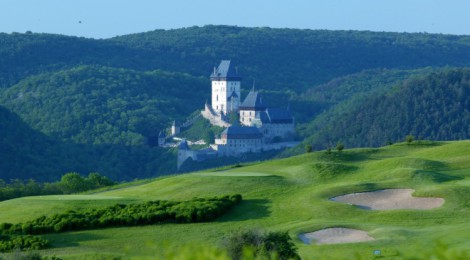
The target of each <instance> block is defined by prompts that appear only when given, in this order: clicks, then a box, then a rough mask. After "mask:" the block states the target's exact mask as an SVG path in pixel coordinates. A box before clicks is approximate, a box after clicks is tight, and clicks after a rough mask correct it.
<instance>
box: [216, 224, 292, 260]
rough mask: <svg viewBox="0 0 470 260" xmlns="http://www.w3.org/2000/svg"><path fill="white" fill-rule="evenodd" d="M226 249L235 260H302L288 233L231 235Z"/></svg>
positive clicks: (239, 233) (249, 231)
mask: <svg viewBox="0 0 470 260" xmlns="http://www.w3.org/2000/svg"><path fill="white" fill-rule="evenodd" d="M225 247H226V248H227V251H228V253H229V255H230V257H231V258H232V259H234V260H238V259H245V258H247V257H248V258H253V259H300V257H299V255H298V254H297V248H296V247H295V245H294V243H293V242H292V239H291V237H290V236H289V234H288V233H287V232H268V233H262V232H259V231H253V230H248V231H243V232H238V233H235V234H233V235H231V236H230V237H229V238H228V239H227V240H226V241H225Z"/></svg>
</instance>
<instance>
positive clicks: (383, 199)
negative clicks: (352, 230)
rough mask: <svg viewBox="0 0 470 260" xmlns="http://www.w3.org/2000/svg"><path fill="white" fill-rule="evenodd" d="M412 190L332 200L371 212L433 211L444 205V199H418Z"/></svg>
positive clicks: (349, 195) (362, 194) (365, 193)
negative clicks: (399, 210) (400, 210)
mask: <svg viewBox="0 0 470 260" xmlns="http://www.w3.org/2000/svg"><path fill="white" fill-rule="evenodd" d="M413 192H414V190H412V189H387V190H378V191H372V192H361V193H352V194H347V195H342V196H338V197H334V198H331V200H333V201H337V202H345V203H350V204H354V205H356V206H359V207H360V208H363V209H369V210H393V209H433V208H437V207H440V206H442V204H444V199H443V198H417V197H413V196H411V194H412V193H413Z"/></svg>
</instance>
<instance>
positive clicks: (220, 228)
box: [0, 141, 470, 259]
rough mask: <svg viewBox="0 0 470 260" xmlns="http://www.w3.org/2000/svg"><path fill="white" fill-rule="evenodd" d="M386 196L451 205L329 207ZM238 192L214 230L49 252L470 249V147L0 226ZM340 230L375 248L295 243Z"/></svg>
mask: <svg viewBox="0 0 470 260" xmlns="http://www.w3.org/2000/svg"><path fill="white" fill-rule="evenodd" d="M383 188H412V189H415V190H416V192H415V194H414V195H415V196H432V197H443V198H445V204H444V205H443V206H442V207H440V208H437V209H433V210H393V211H366V210H362V209H359V208H358V207H355V206H352V205H347V204H343V203H336V202H333V201H330V200H329V198H331V197H333V196H337V195H341V194H346V193H350V192H360V191H370V190H377V189H383ZM235 193H239V194H242V195H243V198H244V201H243V202H242V203H241V204H240V205H239V206H237V207H235V208H234V209H233V210H231V211H230V212H229V213H228V214H226V215H224V216H222V217H221V218H219V219H218V220H217V221H216V222H212V223H198V224H168V225H154V226H145V227H132V228H127V227H126V228H110V229H104V230H91V231H83V232H70V233H64V234H52V235H47V236H46V238H47V239H49V240H50V241H51V243H52V246H53V248H52V249H48V250H46V251H44V252H43V253H45V254H49V255H57V256H61V257H65V258H67V257H69V258H81V257H90V258H95V257H96V256H97V255H103V256H109V257H111V256H126V257H136V258H141V257H150V258H151V257H152V256H157V257H160V258H167V257H168V256H169V255H171V254H170V253H169V252H177V251H178V250H180V249H183V248H187V247H188V245H191V247H192V246H194V245H196V247H203V248H206V249H207V248H215V249H214V250H215V251H214V252H216V253H217V252H219V251H218V250H219V249H217V248H218V247H220V245H221V241H222V240H223V238H224V237H227V235H228V234H230V233H231V232H234V231H237V230H240V229H251V228H253V229H266V230H271V231H289V233H290V234H291V235H292V237H293V238H294V240H295V242H296V245H297V246H298V248H299V253H300V255H301V256H302V257H303V258H304V259H318V258H319V259H332V258H333V259H335V258H340V259H341V258H342V259H351V258H354V257H356V256H358V257H361V258H364V259H368V258H373V257H374V255H373V251H374V250H380V251H381V257H385V258H407V257H411V256H416V255H417V254H418V255H419V254H421V255H422V256H424V255H425V254H426V253H427V252H430V251H432V249H433V246H432V245H435V244H437V243H440V242H442V243H443V244H445V245H447V246H448V247H449V248H450V249H449V250H469V248H470V241H469V240H468V234H469V233H470V225H468V224H467V222H468V219H469V217H470V141H460V142H417V143H414V144H411V145H408V144H396V145H392V146H388V147H384V148H380V149H351V150H345V151H343V152H342V153H333V154H330V155H327V154H325V153H324V152H314V153H311V154H303V155H299V156H296V157H292V158H287V159H282V160H273V161H269V162H265V163H258V164H252V165H247V166H244V167H236V168H233V169H228V170H224V171H218V172H214V171H207V172H197V173H192V174H184V175H177V176H172V177H165V178H158V179H156V180H155V181H153V182H150V183H142V182H141V183H138V185H135V186H131V185H129V186H128V187H123V188H121V189H116V190H110V191H104V192H100V193H96V194H92V195H87V197H81V195H80V196H71V197H69V196H55V197H51V196H45V197H43V198H34V197H31V198H21V199H16V200H11V201H5V202H1V203H0V222H4V221H9V222H21V221H24V220H28V219H32V218H35V217H37V216H38V215H40V214H53V213H57V212H62V211H64V210H67V209H73V208H77V207H100V206H104V205H109V204H113V203H116V202H125V203H130V202H133V201H142V200H157V199H190V198H193V197H209V196H220V195H224V194H235ZM94 196H95V197H94ZM108 197H109V199H104V198H108ZM93 199H94V200H93ZM337 226H342V227H351V228H358V229H362V230H366V231H368V232H369V233H370V235H372V236H373V237H374V238H376V240H375V241H371V242H365V243H354V244H341V245H305V244H303V243H302V242H301V241H300V240H299V239H298V238H297V236H298V234H300V233H302V232H310V231H315V230H318V229H322V228H326V227H337ZM439 241H440V242H439ZM204 250H205V249H204ZM165 252H167V253H168V254H167V255H165ZM219 253H220V252H219Z"/></svg>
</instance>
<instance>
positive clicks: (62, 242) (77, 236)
mask: <svg viewBox="0 0 470 260" xmlns="http://www.w3.org/2000/svg"><path fill="white" fill-rule="evenodd" d="M42 236H43V237H44V238H46V239H47V240H49V242H50V245H51V247H52V248H61V247H77V246H79V245H80V242H83V241H93V240H100V239H104V238H106V237H105V236H102V235H97V234H95V233H93V234H91V233H88V232H86V231H83V232H68V233H60V234H48V235H42Z"/></svg>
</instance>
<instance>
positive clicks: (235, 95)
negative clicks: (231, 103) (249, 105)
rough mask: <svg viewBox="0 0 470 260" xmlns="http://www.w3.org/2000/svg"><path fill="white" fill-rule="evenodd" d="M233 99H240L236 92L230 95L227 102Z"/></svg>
mask: <svg viewBox="0 0 470 260" xmlns="http://www.w3.org/2000/svg"><path fill="white" fill-rule="evenodd" d="M231 98H238V95H237V93H235V91H233V92H232V94H230V96H228V97H227V100H230V99H231Z"/></svg>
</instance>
